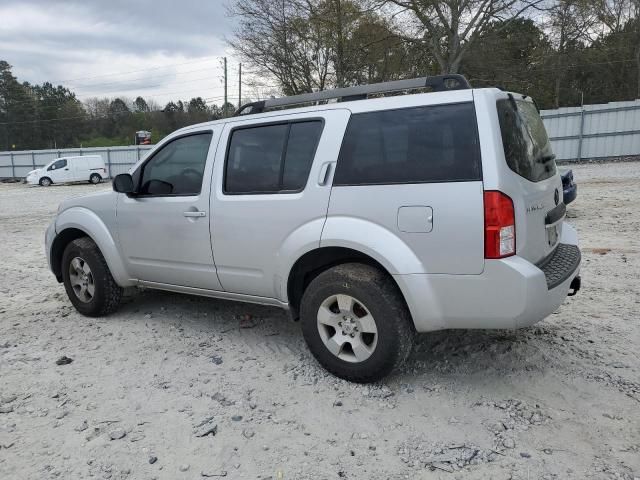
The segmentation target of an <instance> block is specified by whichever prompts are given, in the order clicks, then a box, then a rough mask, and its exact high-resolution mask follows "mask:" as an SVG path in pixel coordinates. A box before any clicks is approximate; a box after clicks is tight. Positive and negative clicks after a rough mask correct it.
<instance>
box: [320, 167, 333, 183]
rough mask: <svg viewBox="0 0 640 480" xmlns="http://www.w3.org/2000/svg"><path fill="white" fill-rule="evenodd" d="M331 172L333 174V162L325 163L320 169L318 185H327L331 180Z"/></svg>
mask: <svg viewBox="0 0 640 480" xmlns="http://www.w3.org/2000/svg"><path fill="white" fill-rule="evenodd" d="M329 172H331V162H327V163H324V164H323V165H322V167H320V174H319V175H318V185H326V184H327V180H328V179H329Z"/></svg>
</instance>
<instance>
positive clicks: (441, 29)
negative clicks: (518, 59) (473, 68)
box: [387, 0, 543, 73]
mask: <svg viewBox="0 0 640 480" xmlns="http://www.w3.org/2000/svg"><path fill="white" fill-rule="evenodd" d="M542 2H543V0H388V2H387V3H390V4H392V5H393V6H395V7H396V8H395V11H394V14H395V15H399V16H401V15H403V14H407V13H408V14H409V15H410V19H409V20H410V21H411V20H413V21H414V23H417V26H418V31H419V32H420V33H421V34H422V36H421V38H419V39H416V38H410V37H408V38H407V39H408V40H409V41H416V40H421V41H423V42H425V43H426V46H427V47H428V48H429V49H430V50H431V53H432V54H433V56H434V57H435V58H436V60H437V62H438V65H439V67H440V72H441V73H457V72H458V71H459V69H460V65H461V62H462V60H463V58H464V56H465V54H466V53H467V51H468V50H469V47H470V46H471V44H472V43H473V41H474V40H475V39H476V38H478V37H479V36H480V35H482V33H484V31H485V30H486V29H487V27H488V26H489V24H490V23H491V22H492V21H495V20H500V21H502V22H505V24H506V22H508V21H509V20H512V19H515V18H517V17H519V16H521V15H522V14H523V13H524V12H526V11H527V10H528V9H530V8H532V7H535V6H538V5H539V4H541V3H542Z"/></svg>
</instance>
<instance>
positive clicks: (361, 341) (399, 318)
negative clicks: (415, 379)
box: [300, 263, 415, 383]
mask: <svg viewBox="0 0 640 480" xmlns="http://www.w3.org/2000/svg"><path fill="white" fill-rule="evenodd" d="M300 320H301V323H302V332H303V335H304V339H305V341H306V342H307V345H308V346H309V349H310V350H311V352H312V353H313V355H314V356H315V357H316V359H317V360H318V362H320V364H322V366H323V367H324V368H326V369H327V370H328V371H330V372H331V373H333V374H334V375H336V376H337V377H340V378H343V379H345V380H349V381H352V382H359V383H367V382H374V381H377V380H380V379H381V378H383V377H385V376H386V375H388V374H389V373H390V372H392V371H393V370H395V369H397V368H399V367H400V366H401V365H402V364H403V363H404V362H405V360H406V359H407V357H408V356H409V355H410V353H411V351H412V350H413V345H414V341H415V329H414V327H413V323H412V321H411V316H410V314H409V311H408V309H407V306H406V304H405V302H404V299H403V298H402V294H401V293H400V290H399V288H398V286H397V285H396V284H395V282H394V281H393V279H392V278H391V277H390V276H389V275H388V274H386V273H385V272H382V271H380V270H379V269H377V268H375V267H372V266H369V265H364V264H359V263H350V264H343V265H338V266H336V267H333V268H331V269H329V270H326V271H324V272H322V273H321V274H320V275H318V276H317V277H316V278H314V279H313V280H312V281H311V283H310V284H309V285H308V287H307V288H306V290H305V292H304V294H303V296H302V301H301V306H300Z"/></svg>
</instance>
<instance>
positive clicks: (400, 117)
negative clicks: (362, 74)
mask: <svg viewBox="0 0 640 480" xmlns="http://www.w3.org/2000/svg"><path fill="white" fill-rule="evenodd" d="M480 179H481V167H480V149H479V144H478V129H477V126H476V116H475V111H474V106H473V104H472V103H459V104H451V105H435V106H425V107H413V108H406V109H400V110H386V111H380V112H368V113H360V114H356V115H353V116H352V117H351V120H350V121H349V126H348V127H347V132H346V133H345V138H344V141H343V144H342V149H341V150H340V157H339V159H338V166H337V169H336V174H335V179H334V185H377V184H398V183H428V182H462V181H472V180H480Z"/></svg>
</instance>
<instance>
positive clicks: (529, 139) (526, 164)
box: [497, 97, 556, 182]
mask: <svg viewBox="0 0 640 480" xmlns="http://www.w3.org/2000/svg"><path fill="white" fill-rule="evenodd" d="M497 107H498V119H499V121H500V131H501V133H502V146H503V148H504V156H505V159H506V160H507V165H509V168H510V169H511V170H513V171H514V172H515V173H517V174H518V175H520V176H521V177H524V178H526V179H527V180H530V181H532V182H539V181H541V180H546V179H547V178H551V177H552V176H554V175H555V174H556V162H555V155H554V154H553V151H552V150H551V144H550V143H549V138H548V137H547V131H546V130H545V128H544V124H543V123H542V119H541V118H540V115H539V114H538V110H537V109H536V107H535V105H534V104H533V103H532V102H527V101H524V100H516V99H514V98H513V97H511V98H508V99H506V98H505V99H504V100H498V102H497Z"/></svg>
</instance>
